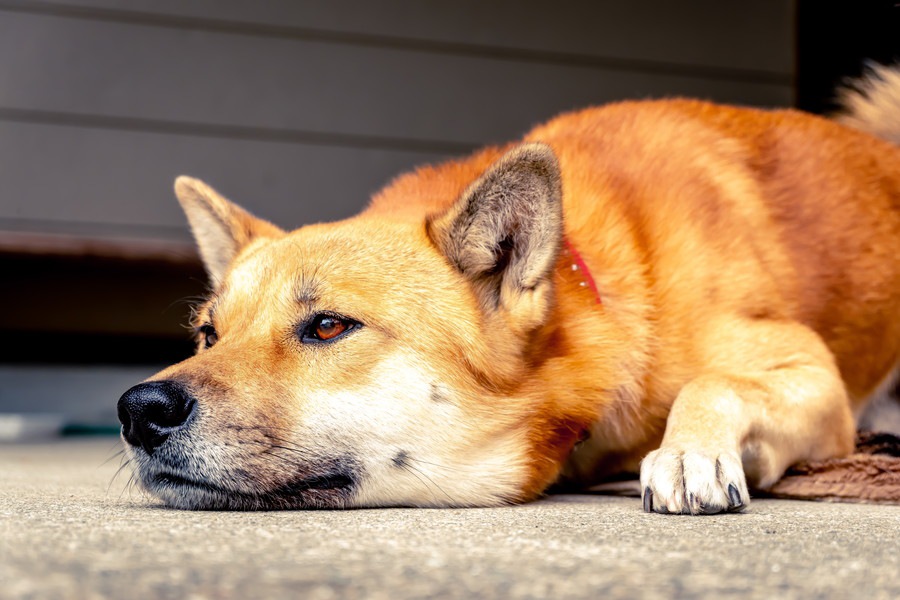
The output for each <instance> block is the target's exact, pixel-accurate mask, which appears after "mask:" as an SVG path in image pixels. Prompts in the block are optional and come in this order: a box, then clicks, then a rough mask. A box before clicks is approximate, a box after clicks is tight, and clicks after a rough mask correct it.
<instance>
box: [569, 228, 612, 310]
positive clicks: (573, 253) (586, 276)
mask: <svg viewBox="0 0 900 600" xmlns="http://www.w3.org/2000/svg"><path fill="white" fill-rule="evenodd" d="M563 245H564V246H565V249H564V252H565V253H566V254H565V256H566V257H568V258H569V259H571V263H570V264H571V266H570V267H569V268H570V269H571V270H572V271H580V272H581V277H582V279H583V281H582V282H581V283H579V284H578V285H580V286H581V287H586V288H590V290H591V291H592V292H594V297H595V298H596V299H597V304H603V302H602V301H601V300H600V291H599V290H597V282H595V281H594V278H593V276H592V275H591V270H590V269H589V268H588V266H587V264H586V263H585V262H584V259H583V258H581V254H579V253H578V250H576V249H575V246H574V245H572V242H570V241H569V240H568V238H565V237H564V238H563Z"/></svg>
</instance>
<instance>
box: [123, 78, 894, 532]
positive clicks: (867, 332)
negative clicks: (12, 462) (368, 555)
mask: <svg viewBox="0 0 900 600" xmlns="http://www.w3.org/2000/svg"><path fill="white" fill-rule="evenodd" d="M844 107H845V109H846V110H845V114H844V115H843V117H840V118H838V119H837V120H829V119H825V118H821V117H817V116H812V115H808V114H803V113H800V112H797V111H793V110H775V111H763V110H755V109H749V108H737V107H730V106H720V105H715V104H711V103H707V102H702V101H697V100H688V99H667V100H655V101H626V102H620V103H615V104H610V105H606V106H602V107H598V108H589V109H586V110H582V111H577V112H572V113H569V114H564V115H562V116H560V117H557V118H555V119H554V120H551V121H549V122H547V123H546V124H544V125H541V126H539V127H537V128H536V129H534V130H533V131H531V132H530V133H529V134H528V135H526V136H525V137H524V138H523V139H522V140H520V141H518V142H515V143H511V144H508V145H505V146H498V147H489V148H486V149H483V150H481V151H479V152H477V153H475V154H473V155H471V156H469V157H466V158H462V159H460V160H453V161H449V162H446V163H444V164H438V165H434V166H425V167H422V168H419V169H417V170H415V171H414V172H411V173H408V174H405V175H401V176H399V177H398V178H397V179H395V180H394V181H393V182H391V183H390V184H388V185H387V187H386V188H385V189H383V190H382V191H380V192H379V193H377V194H376V195H375V196H374V197H373V198H372V199H371V202H370V204H369V205H368V207H367V208H366V209H365V210H363V212H362V213H360V214H359V215H357V216H355V217H353V218H350V219H347V220H344V221H341V222H336V223H327V224H314V225H308V226H305V227H302V228H300V229H298V230H296V231H293V232H290V233H287V232H285V231H283V230H281V229H279V228H278V227H276V226H275V225H273V224H271V223H269V222H267V221H264V220H262V219H259V218H257V217H255V216H252V215H251V214H250V213H248V212H247V211H245V210H244V209H242V208H240V207H239V206H237V205H236V204H233V203H231V202H229V201H228V200H226V199H225V198H223V197H222V196H221V195H219V194H218V193H217V192H216V191H215V190H213V189H212V188H211V187H209V186H207V185H206V184H205V183H203V182H201V181H198V180H196V179H191V178H189V177H180V178H178V180H177V181H176V184H175V191H176V195H177V197H178V200H179V201H180V203H181V206H182V207H183V209H184V212H185V213H186V215H187V219H188V221H189V223H190V226H191V229H192V231H193V234H194V237H195V239H196V241H197V244H198V248H199V253H200V257H201V258H202V261H203V263H204V265H205V268H206V270H207V272H208V274H209V278H210V286H211V290H212V291H211V293H210V295H209V298H208V299H207V300H206V301H205V302H204V303H203V304H202V305H201V306H199V307H198V308H197V310H196V315H195V318H194V329H195V332H196V336H197V344H198V346H197V352H196V355H194V356H193V357H191V358H189V359H187V360H185V361H183V362H181V363H178V364H176V365H174V366H171V367H169V368H167V369H165V370H163V371H162V372H160V373H158V374H157V375H155V376H153V377H151V378H150V379H149V380H147V381H145V382H143V383H141V384H139V385H136V386H135V387H133V388H131V389H130V390H128V391H127V392H125V394H124V395H123V396H122V397H121V398H120V399H119V402H118V414H119V418H120V420H121V422H122V437H123V439H124V442H125V446H126V449H127V454H128V458H129V460H130V461H131V463H132V464H133V465H134V468H135V469H136V473H137V477H138V479H139V481H140V484H141V485H142V486H143V487H144V488H145V489H146V490H147V491H149V492H150V493H151V494H152V495H154V496H156V497H157V498H159V499H161V500H162V501H163V502H164V503H165V504H166V505H168V506H171V507H176V508H184V509H239V510H253V509H287V508H344V507H363V506H372V507H374V506H423V507H426V506H427V507H444V506H456V507H463V506H497V505H505V504H511V503H520V502H526V501H529V500H532V499H535V498H538V497H540V496H541V495H542V494H544V493H546V491H547V490H548V489H549V488H551V486H555V487H556V488H563V489H579V488H584V487H587V486H590V485H593V484H595V483H597V482H599V481H603V480H604V479H606V478H609V477H613V476H616V475H619V474H623V473H634V474H638V473H639V475H640V483H641V489H642V497H643V508H644V510H646V511H648V512H656V513H683V514H711V513H722V512H731V511H740V510H743V509H744V508H746V507H747V506H748V505H749V502H750V493H749V489H761V490H765V489H766V488H767V487H769V486H771V485H772V484H773V483H774V482H776V481H777V480H778V479H779V478H780V477H781V476H782V474H783V473H784V472H785V470H786V469H787V468H788V467H789V466H791V465H793V464H795V463H797V462H799V461H804V460H817V459H824V458H828V457H836V456H841V455H844V454H847V453H848V452H850V451H851V450H852V448H853V439H854V431H855V420H856V418H857V417H858V416H859V415H860V413H861V411H862V409H863V407H864V406H865V404H866V402H867V399H869V398H871V397H873V396H876V395H878V393H879V392H880V391H882V390H884V389H886V388H888V387H889V386H890V385H891V382H892V381H893V378H894V377H895V376H896V373H897V371H898V361H900V319H898V318H897V317H898V315H900V264H898V260H897V257H898V256H900V149H898V147H897V145H896V144H897V143H900V72H898V71H896V70H892V69H890V68H887V67H880V68H878V69H876V70H875V71H873V72H872V73H870V74H869V75H868V77H867V78H865V79H863V80H861V81H860V82H858V84H857V86H856V87H855V88H854V89H851V90H849V91H847V92H846V93H845V97H844ZM300 193H302V192H300V191H298V194H300Z"/></svg>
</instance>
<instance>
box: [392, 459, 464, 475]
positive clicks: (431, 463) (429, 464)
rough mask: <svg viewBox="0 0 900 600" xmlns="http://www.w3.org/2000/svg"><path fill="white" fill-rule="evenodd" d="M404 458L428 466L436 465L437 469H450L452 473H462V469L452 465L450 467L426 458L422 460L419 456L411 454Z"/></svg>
mask: <svg viewBox="0 0 900 600" xmlns="http://www.w3.org/2000/svg"><path fill="white" fill-rule="evenodd" d="M406 460H411V461H413V462H417V463H422V464H423V465H428V466H429V467H436V468H438V469H443V470H444V471H450V472H452V473H463V472H464V471H463V470H462V469H454V468H453V467H450V466H448V465H442V464H439V463H435V462H429V461H427V460H422V459H421V458H414V457H412V456H407V457H406Z"/></svg>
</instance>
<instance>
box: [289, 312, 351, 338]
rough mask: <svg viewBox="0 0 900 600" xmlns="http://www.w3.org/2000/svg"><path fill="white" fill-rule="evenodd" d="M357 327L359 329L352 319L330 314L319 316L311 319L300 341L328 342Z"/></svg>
mask: <svg viewBox="0 0 900 600" xmlns="http://www.w3.org/2000/svg"><path fill="white" fill-rule="evenodd" d="M357 327H359V323H357V322H356V321H354V320H352V319H347V318H346V317H339V316H337V315H332V314H319V315H316V316H315V317H313V318H312V320H311V321H310V322H309V324H308V325H307V326H306V327H305V328H304V330H303V334H302V340H303V341H304V342H330V341H332V340H336V339H337V338H339V337H341V336H342V335H344V334H345V333H347V332H348V331H350V330H352V329H356V328H357Z"/></svg>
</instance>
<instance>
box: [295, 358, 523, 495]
mask: <svg viewBox="0 0 900 600" xmlns="http://www.w3.org/2000/svg"><path fill="white" fill-rule="evenodd" d="M367 379H368V380H369V381H371V382H373V384H372V385H371V386H369V387H364V388H359V387H350V388H348V389H346V390H338V391H334V390H329V391H324V390H322V391H314V392H312V393H310V394H307V395H305V396H304V399H303V402H302V406H301V408H300V409H299V410H298V414H297V417H296V418H297V427H296V429H297V431H298V432H299V434H300V435H301V436H302V437H303V439H304V445H307V446H318V447H324V448H326V449H327V451H329V453H333V452H337V453H340V452H346V453H348V454H350V455H351V456H353V457H354V458H355V459H356V460H357V461H359V462H360V463H361V465H362V467H363V476H362V478H361V480H360V483H359V487H358V490H357V493H356V494H355V495H354V497H353V498H352V499H351V503H352V504H353V505H357V506H384V505H393V506H396V505H407V506H471V505H478V506H485V505H496V504H502V503H505V502H508V501H510V500H511V499H512V498H514V497H515V495H516V494H517V493H518V492H519V491H520V490H521V489H522V486H523V482H524V481H525V478H526V466H525V459H526V445H525V441H524V439H523V438H522V432H512V431H508V432H506V433H504V434H503V435H498V436H493V435H490V433H489V432H487V431H485V430H482V429H481V428H479V427H477V424H472V423H471V422H470V421H471V416H469V415H466V414H465V413H464V412H463V410H462V409H461V408H460V406H459V404H458V403H457V402H455V401H454V397H453V394H454V393H455V392H453V391H452V390H451V389H449V388H447V387H444V386H442V389H443V390H444V391H445V392H446V393H445V397H446V399H444V400H443V401H435V400H434V398H433V396H432V392H433V385H434V384H435V383H437V379H436V377H434V376H432V375H431V374H428V373H426V370H425V369H423V368H421V367H420V366H419V365H418V364H417V361H416V359H415V357H414V356H412V355H409V354H406V353H403V352H398V353H396V354H394V355H393V356H390V357H388V358H385V359H384V360H382V362H381V363H380V364H379V365H378V367H376V369H375V372H373V373H372V374H370V375H369V376H368V377H367Z"/></svg>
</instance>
